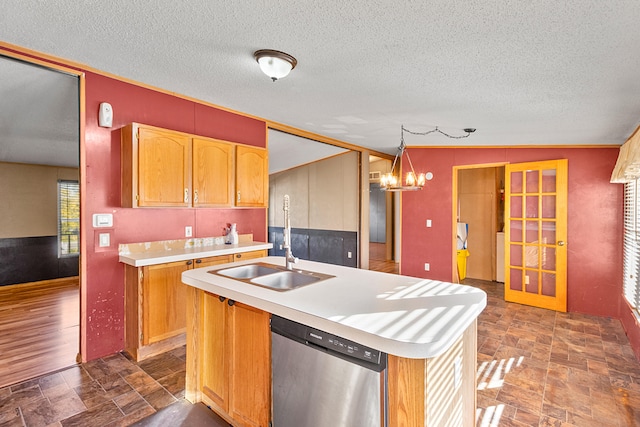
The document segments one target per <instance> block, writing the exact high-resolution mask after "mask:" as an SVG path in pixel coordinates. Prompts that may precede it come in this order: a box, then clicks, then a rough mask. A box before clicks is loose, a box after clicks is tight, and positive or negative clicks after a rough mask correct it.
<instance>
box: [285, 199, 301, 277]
mask: <svg viewBox="0 0 640 427" xmlns="http://www.w3.org/2000/svg"><path fill="white" fill-rule="evenodd" d="M282 209H283V210H284V230H283V231H282V247H283V248H284V250H285V253H284V259H285V263H286V264H285V265H286V266H287V270H293V265H292V264H295V263H297V262H298V258H296V257H295V256H293V253H292V252H291V219H290V218H289V195H288V194H285V195H284V203H283V206H282Z"/></svg>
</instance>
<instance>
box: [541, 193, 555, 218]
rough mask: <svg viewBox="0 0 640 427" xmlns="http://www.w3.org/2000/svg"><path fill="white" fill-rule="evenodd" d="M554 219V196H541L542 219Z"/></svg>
mask: <svg viewBox="0 0 640 427" xmlns="http://www.w3.org/2000/svg"><path fill="white" fill-rule="evenodd" d="M555 217H556V196H542V218H555Z"/></svg>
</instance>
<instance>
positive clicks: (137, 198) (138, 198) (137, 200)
mask: <svg viewBox="0 0 640 427" xmlns="http://www.w3.org/2000/svg"><path fill="white" fill-rule="evenodd" d="M139 201H140V195H139V194H136V202H139Z"/></svg>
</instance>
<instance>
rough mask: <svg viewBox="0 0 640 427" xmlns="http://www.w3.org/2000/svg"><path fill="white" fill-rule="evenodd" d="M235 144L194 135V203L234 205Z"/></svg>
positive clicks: (203, 205) (207, 205)
mask: <svg viewBox="0 0 640 427" xmlns="http://www.w3.org/2000/svg"><path fill="white" fill-rule="evenodd" d="M234 148H235V147H234V145H233V144H231V143H229V142H224V141H218V140H213V139H201V138H193V168H192V170H193V206H194V207H216V206H233V187H234V176H233V168H234Z"/></svg>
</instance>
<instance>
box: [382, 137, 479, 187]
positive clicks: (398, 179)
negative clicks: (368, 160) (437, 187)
mask: <svg viewBox="0 0 640 427" xmlns="http://www.w3.org/2000/svg"><path fill="white" fill-rule="evenodd" d="M464 131H465V132H466V135H462V136H452V135H449V134H447V133H445V132H442V131H441V130H440V129H438V128H437V127H436V128H435V129H433V130H430V131H427V132H412V131H410V130H408V129H405V128H404V125H401V126H400V146H399V147H398V152H397V153H396V157H395V158H394V159H393V165H392V166H391V172H388V173H385V174H384V175H382V176H381V177H380V189H381V190H384V191H416V190H422V187H424V184H425V183H426V182H427V180H430V179H432V178H433V174H432V173H431V172H427V173H426V174H425V173H419V174H416V171H415V169H413V163H411V157H409V152H405V148H406V147H407V146H406V144H405V142H404V133H405V132H407V133H410V134H412V135H428V134H430V133H434V132H438V133H441V134H442V135H444V136H446V137H448V138H453V139H460V138H466V137H468V136H469V135H471V134H472V133H473V132H475V131H476V130H475V129H474V128H465V129H464ZM405 155H406V157H407V162H408V163H409V168H410V169H411V170H410V171H409V172H407V175H406V177H405V180H404V182H402V176H401V175H400V173H398V175H396V174H395V171H396V164H397V165H398V169H399V170H400V171H401V170H402V158H403V157H404V156H405ZM400 171H398V172H400Z"/></svg>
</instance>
